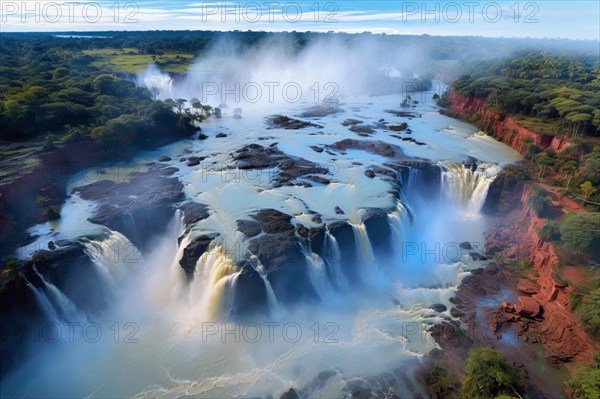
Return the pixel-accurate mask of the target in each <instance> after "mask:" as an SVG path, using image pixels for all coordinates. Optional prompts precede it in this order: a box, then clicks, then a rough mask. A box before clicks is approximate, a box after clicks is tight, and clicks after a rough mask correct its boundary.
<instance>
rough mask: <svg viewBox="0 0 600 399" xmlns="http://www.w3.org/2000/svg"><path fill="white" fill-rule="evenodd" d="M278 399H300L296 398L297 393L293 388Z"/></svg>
mask: <svg viewBox="0 0 600 399" xmlns="http://www.w3.org/2000/svg"><path fill="white" fill-rule="evenodd" d="M279 399H300V396H298V393H297V392H296V390H295V389H294V388H290V389H289V390H287V391H286V392H284V393H282V394H281V396H280V397H279Z"/></svg>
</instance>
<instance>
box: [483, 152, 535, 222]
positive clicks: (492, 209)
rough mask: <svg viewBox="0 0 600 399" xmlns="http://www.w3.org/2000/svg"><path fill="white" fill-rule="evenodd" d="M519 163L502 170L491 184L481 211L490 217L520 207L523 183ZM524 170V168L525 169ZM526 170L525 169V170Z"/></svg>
mask: <svg viewBox="0 0 600 399" xmlns="http://www.w3.org/2000/svg"><path fill="white" fill-rule="evenodd" d="M520 167H523V166H522V165H519V164H518V163H517V164H515V165H514V169H513V168H512V167H508V168H506V169H504V170H502V171H501V172H500V173H499V174H498V176H496V178H495V179H494V181H492V182H491V183H490V187H489V189H488V193H487V196H486V197H485V202H484V203H483V206H482V207H481V211H482V212H483V213H485V214H488V215H497V214H501V213H503V212H506V211H508V210H511V209H517V207H519V206H520V201H521V194H522V193H523V187H524V186H523V182H522V181H521V180H520V179H519V177H518V169H519V168H520ZM523 168H524V167H523ZM524 169H525V168H524Z"/></svg>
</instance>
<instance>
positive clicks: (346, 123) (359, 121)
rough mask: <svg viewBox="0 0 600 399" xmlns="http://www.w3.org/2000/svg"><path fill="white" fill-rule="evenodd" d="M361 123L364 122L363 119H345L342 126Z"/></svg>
mask: <svg viewBox="0 0 600 399" xmlns="http://www.w3.org/2000/svg"><path fill="white" fill-rule="evenodd" d="M361 123H363V121H361V120H358V119H346V120H345V121H343V122H342V126H346V127H348V126H356V125H360V124H361Z"/></svg>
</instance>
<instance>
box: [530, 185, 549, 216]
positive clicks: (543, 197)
mask: <svg viewBox="0 0 600 399" xmlns="http://www.w3.org/2000/svg"><path fill="white" fill-rule="evenodd" d="M534 190H535V194H534V195H532V196H531V197H529V201H528V203H529V206H531V209H532V210H533V213H535V215H536V216H537V217H543V216H544V215H545V214H546V212H547V211H548V209H549V208H550V200H549V199H548V192H547V191H546V190H544V189H543V188H541V187H539V186H536V187H535V188H534Z"/></svg>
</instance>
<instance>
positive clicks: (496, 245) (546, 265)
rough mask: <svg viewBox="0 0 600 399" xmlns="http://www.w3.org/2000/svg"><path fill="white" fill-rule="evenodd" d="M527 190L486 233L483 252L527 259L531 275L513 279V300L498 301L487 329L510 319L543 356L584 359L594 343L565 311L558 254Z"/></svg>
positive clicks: (564, 288) (588, 357)
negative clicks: (515, 294)
mask: <svg viewBox="0 0 600 399" xmlns="http://www.w3.org/2000/svg"><path fill="white" fill-rule="evenodd" d="M531 195H532V190H531V188H530V187H525V189H524V190H523V193H522V196H521V201H520V202H521V206H520V207H519V208H518V209H516V210H514V211H513V212H510V213H508V214H505V215H503V217H501V218H497V219H496V220H495V221H494V223H493V224H492V226H491V227H490V228H489V230H488V233H487V237H486V251H487V252H488V253H492V252H494V253H497V254H500V255H502V256H503V257H504V258H505V259H508V260H511V261H518V260H523V261H527V262H531V268H532V269H531V270H532V272H531V274H530V275H529V276H527V278H520V279H516V281H515V283H514V286H515V291H517V292H518V293H519V294H520V295H519V297H518V298H517V300H516V304H514V305H511V304H500V305H498V307H497V309H496V311H495V312H493V313H491V315H490V317H489V325H490V328H491V329H492V331H494V332H498V331H500V330H501V329H502V328H504V327H505V326H506V325H507V324H510V323H516V327H517V330H518V331H519V334H520V335H522V336H523V339H524V340H526V341H529V342H540V343H542V344H543V345H544V347H545V349H546V354H547V356H548V357H550V358H552V359H554V360H560V361H565V362H570V361H574V362H589V361H590V360H591V354H592V353H593V352H594V350H595V349H597V348H596V345H595V344H594V343H593V341H592V340H591V339H590V338H589V337H588V335H587V334H586V333H585V331H584V329H583V327H582V326H581V323H580V322H579V320H578V319H577V317H576V316H575V314H573V312H572V311H571V310H570V305H569V293H570V292H571V291H572V287H570V286H569V285H568V284H567V283H566V282H564V281H562V280H557V278H556V275H557V274H556V270H557V267H558V263H559V262H558V257H557V256H556V253H555V250H554V247H553V245H552V243H549V242H545V241H543V240H542V239H541V238H540V236H539V234H538V231H539V229H540V228H541V227H542V226H543V224H544V220H542V219H540V218H538V217H537V216H536V215H535V213H534V212H533V211H532V210H531V209H530V207H529V205H528V202H527V200H528V198H529V196H531Z"/></svg>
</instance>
